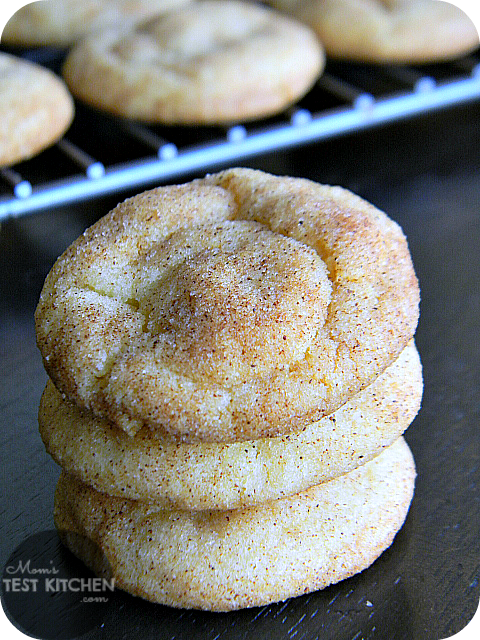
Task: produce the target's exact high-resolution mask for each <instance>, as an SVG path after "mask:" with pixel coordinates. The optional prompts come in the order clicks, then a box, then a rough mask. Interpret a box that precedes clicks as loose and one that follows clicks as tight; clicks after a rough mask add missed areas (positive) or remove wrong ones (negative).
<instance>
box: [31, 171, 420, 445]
mask: <svg viewBox="0 0 480 640" xmlns="http://www.w3.org/2000/svg"><path fill="white" fill-rule="evenodd" d="M418 302H419V293H418V285H417V280H416V277H415V274H414V270H413V267H412V262H411V258H410V253H409V250H408V246H407V243H406V240H405V237H404V235H403V233H402V231H401V230H400V228H399V227H398V225H397V224H396V223H395V222H393V221H392V220H390V219H389V218H388V217H387V216H386V215H385V214H384V213H382V212H381V211H379V210H378V209H376V208H374V207H373V206H371V205H369V204H368V203H366V202H365V201H363V200H362V199H361V198H359V197H357V196H355V195H353V194H351V193H350V192H348V191H346V190H344V189H341V188H339V187H326V186H322V185H318V184H315V183H313V182H310V181H307V180H302V179H294V178H279V177H274V176H270V175H268V174H264V173H262V172H256V171H252V170H247V169H234V170H230V171H226V172H223V173H220V174H217V175H212V176H207V177H206V178H205V179H203V180H197V181H194V182H192V183H189V184H187V185H181V186H173V187H165V188H159V189H156V190H152V191H147V192H145V193H144V194H141V195H139V196H136V197H135V198H133V199H130V200H127V201H126V202H124V203H122V204H120V205H119V206H118V207H117V208H116V209H115V210H113V211H112V212H111V213H110V214H109V215H108V216H106V217H104V218H103V219H102V220H100V221H99V222H98V223H96V224H95V225H94V226H93V227H91V228H90V229H88V230H87V231H86V232H85V234H84V235H83V236H81V237H80V238H79V239H78V240H77V241H76V242H75V243H74V244H73V245H72V246H71V247H70V248H69V249H67V251H66V252H65V253H64V254H63V255H62V256H61V257H60V259H59V260H58V261H57V263H56V264H55V266H54V267H53V269H52V271H51V272H50V274H49V275H48V277H47V280H46V282H45V286H44V289H43V292H42V295H41V299H40V302H39V306H38V309H37V312H36V318H37V336H38V344H39V346H40V349H41V352H42V354H43V358H44V363H45V367H46V369H47V371H48V373H49V375H50V377H51V378H52V380H53V382H54V383H55V385H56V386H57V388H58V389H59V390H60V391H62V392H63V393H65V394H66V396H67V397H68V398H70V399H71V400H72V401H74V402H76V403H77V404H78V405H79V406H80V407H82V408H85V409H88V410H89V411H92V412H93V413H94V414H96V415H98V416H101V417H104V418H106V419H108V420H110V421H111V422H112V423H113V424H115V425H116V426H117V427H119V428H120V429H122V430H124V431H126V432H127V433H128V434H130V435H133V434H135V433H136V432H137V431H139V430H140V429H141V428H142V427H144V426H146V427H148V428H149V429H151V430H152V431H153V432H158V433H162V434H165V433H169V434H172V435H173V436H175V437H177V438H180V439H183V440H184V441H192V440H201V441H210V442H234V441H242V440H248V439H255V438H261V437H270V436H277V435H282V434H286V433H289V432H294V431H299V430H300V429H302V428H304V427H306V426H307V425H309V424H311V423H312V422H314V421H316V420H319V419H321V418H322V417H323V416H326V415H328V414H330V413H332V412H333V411H335V410H336V409H338V408H339V407H340V406H341V405H342V404H344V403H345V402H346V401H347V400H348V399H349V398H350V397H352V396H353V395H354V394H356V393H358V392H359V391H360V390H361V389H363V388H364V387H366V386H367V385H369V384H370V383H372V382H373V381H374V380H375V378H376V377H378V375H379V374H380V373H381V372H382V371H383V370H384V369H385V368H386V367H387V366H389V365H390V364H392V362H393V361H394V360H395V359H396V358H397V357H398V356H399V355H400V353H401V352H402V350H403V349H404V348H405V346H406V345H407V343H408V342H409V341H410V339H411V338H412V336H413V334H414V332H415V327H416V324H417V319H418Z"/></svg>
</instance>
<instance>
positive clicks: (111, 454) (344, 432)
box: [39, 342, 422, 510]
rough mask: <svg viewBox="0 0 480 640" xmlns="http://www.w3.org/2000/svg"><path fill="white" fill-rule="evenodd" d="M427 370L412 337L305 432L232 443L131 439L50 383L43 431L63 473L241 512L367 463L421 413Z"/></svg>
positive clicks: (107, 487)
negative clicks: (384, 366)
mask: <svg viewBox="0 0 480 640" xmlns="http://www.w3.org/2000/svg"><path fill="white" fill-rule="evenodd" d="M421 396H422V375H421V365H420V360H419V357H418V353H417V351H416V349H415V346H414V345H413V342H412V343H411V344H409V346H407V347H406V348H405V349H404V351H403V352H402V353H401V355H400V357H399V358H398V359H397V360H396V361H395V362H394V364H392V365H391V366H390V367H388V368H387V369H386V370H385V371H384V372H383V373H382V374H381V375H380V376H379V377H378V378H377V379H376V380H375V382H373V383H372V384H371V385H370V386H369V387H367V388H366V389H364V390H363V391H361V392H360V393H359V394H357V395H356V396H354V397H353V398H352V399H351V400H350V401H349V402H347V403H345V404H344V405H343V406H342V407H341V408H340V409H338V410H337V411H336V412H335V413H334V414H332V415H330V416H327V417H325V418H323V419H322V420H320V421H319V422H317V423H314V424H312V425H308V426H307V427H306V428H305V429H304V430H303V431H302V432H300V433H296V434H290V435H288V436H283V437H277V438H264V439H261V440H253V441H247V442H236V443H232V444H216V443H191V444H187V443H183V442H178V441H175V440H174V439H172V438H169V437H167V436H163V437H159V436H157V437H155V436H154V435H153V434H152V433H151V431H150V430H149V429H148V428H144V429H143V430H141V431H140V432H139V433H137V434H136V435H135V436H133V437H130V436H128V435H127V434H126V433H124V432H123V431H121V430H119V429H117V428H116V427H114V426H111V425H109V424H108V423H107V422H106V421H105V420H101V419H99V418H97V419H95V418H94V417H93V416H92V415H91V414H88V413H85V412H82V411H81V410H80V409H78V407H76V406H75V405H74V404H72V403H70V402H68V401H66V400H64V399H63V398H62V395H61V394H60V392H59V391H57V390H56V389H55V387H54V386H53V384H52V383H51V382H49V383H48V385H47V387H46V389H45V392H44V394H43V396H42V400H41V403H40V411H39V423H40V433H41V436H42V438H43V441H44V443H45V446H46V448H47V451H48V452H49V453H50V454H51V455H52V456H53V458H54V459H55V460H56V462H58V463H59V464H60V465H61V466H62V468H63V469H64V470H65V471H68V472H70V473H72V475H74V476H76V477H77V478H79V479H80V480H82V481H83V482H85V483H86V484H88V485H91V486H92V487H93V488H95V489H97V490H98V491H101V492H104V493H108V494H110V495H112V496H118V497H123V498H132V499H138V500H142V501H150V502H155V503H156V504H157V505H158V506H165V507H175V508H179V509H190V510H201V509H235V508H239V507H242V506H246V505H253V504H257V503H261V502H265V501H268V500H272V499H275V498H279V497H282V496H286V495H291V494H294V493H297V492H299V491H302V490H304V489H307V488H309V487H311V486H313V485H315V484H320V483H322V482H325V481H327V480H330V479H332V478H335V477H337V476H339V475H342V474H344V473H347V472H349V471H351V470H352V469H354V468H355V467H357V466H359V465H361V464H365V463H366V462H368V461H369V460H370V459H371V458H373V457H374V456H375V455H378V453H379V452H381V451H382V450H383V449H384V448H385V447H387V446H389V445H390V444H392V443H393V442H394V441H395V440H396V439H397V438H398V437H399V436H400V435H401V434H402V433H403V432H404V431H405V429H406V428H407V427H408V426H409V425H410V423H411V422H412V420H413V418H414V417H415V415H416V413H417V411H418V409H419V406H420V401H421Z"/></svg>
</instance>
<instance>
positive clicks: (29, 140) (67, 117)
mask: <svg viewBox="0 0 480 640" xmlns="http://www.w3.org/2000/svg"><path fill="white" fill-rule="evenodd" d="M73 115H74V106H73V100H72V97H71V95H70V93H69V92H68V90H67V88H66V86H65V83H64V82H63V81H62V80H61V78H59V77H58V76H56V75H55V74H54V73H53V72H51V71H49V70H48V69H45V68H43V67H41V66H39V65H37V64H34V63H32V62H29V61H27V60H23V59H21V58H17V57H16V56H11V55H9V54H6V53H0V167H5V166H9V165H13V164H16V163H17V162H20V161H21V160H26V159H28V158H30V157H32V156H34V155H36V154H37V153H40V151H43V149H45V148H46V147H48V146H50V145H51V144H53V143H54V142H56V141H57V140H58V139H59V138H61V137H62V136H63V134H64V133H65V131H66V130H67V129H68V127H69V126H70V124H71V122H72V120H73Z"/></svg>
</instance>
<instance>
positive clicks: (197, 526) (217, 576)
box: [55, 438, 415, 611]
mask: <svg viewBox="0 0 480 640" xmlns="http://www.w3.org/2000/svg"><path fill="white" fill-rule="evenodd" d="M414 481H415V466H414V461H413V458H412V455H411V452H410V450H409V448H408V446H407V444H406V443H405V441H404V440H403V438H400V439H399V440H397V441H396V442H395V443H394V444H393V445H392V446H391V447H389V448H388V449H386V450H385V451H384V452H383V453H382V454H380V455H379V456H377V457H376V458H375V459H373V460H372V461H370V462H368V463H367V464H366V465H364V466H362V467H359V468H358V469H355V470H354V471H351V472H350V473H348V474H346V475H344V476H341V477H339V478H336V479H334V480H331V481H330V482H326V483H324V484H321V485H318V486H316V487H313V488H311V489H308V490H307V491H304V492H302V493H299V494H296V495H294V496H292V497H289V498H282V499H281V500H274V501H272V502H268V503H266V504H263V505H259V506H257V507H250V508H245V509H237V510H233V511H214V512H212V511H202V512H189V511H175V510H162V509H160V508H159V507H156V506H154V505H151V504H147V503H140V502H135V501H131V500H123V499H121V498H112V497H110V496H108V495H107V494H102V493H99V492H96V491H95V490H94V489H91V488H90V487H88V486H87V485H84V484H82V483H81V482H79V481H78V480H75V479H74V478H73V477H71V476H68V475H67V474H62V476H61V478H60V481H59V484H58V487H57V492H56V498H55V524H56V527H57V529H58V531H59V533H60V537H61V539H62V541H63V542H64V543H65V544H66V546H67V547H69V548H70V549H71V550H72V551H73V553H74V554H76V555H77V556H78V557H79V558H80V559H81V560H83V561H84V562H85V563H86V564H87V565H88V566H89V567H90V568H91V569H93V570H94V571H95V572H96V573H97V574H99V575H101V576H103V577H111V576H113V577H114V578H115V584H116V586H117V587H119V588H120V589H123V590H125V591H128V592H129V593H131V594H133V595H136V596H140V597H142V598H145V599H147V600H151V601H154V602H159V603H162V604H167V605H170V606H174V607H183V608H196V609H206V610H212V611H229V610H234V609H239V608H244V607H254V606H261V605H265V604H268V603H271V602H277V601H280V600H285V599H287V598H290V597H293V596H298V595H302V594H305V593H308V592H311V591H315V590H318V589H322V588H324V587H326V586H328V585H329V584H332V583H335V582H338V581H339V580H343V579H344V578H347V577H349V576H352V575H353V574H355V573H358V572H360V571H362V570H363V569H365V568H366V567H368V566H369V565H370V564H371V563H372V562H373V561H374V560H375V559H376V558H377V557H378V556H379V555H380V554H381V553H382V552H383V551H384V550H385V549H386V548H387V547H388V546H390V544H391V543H392V541H393V538H394V536H395V534H396V533H397V531H398V530H399V529H400V527H401V526H402V524H403V522H404V519H405V517H406V514H407V511H408V508H409V505H410V502H411V499H412V496H413V491H414Z"/></svg>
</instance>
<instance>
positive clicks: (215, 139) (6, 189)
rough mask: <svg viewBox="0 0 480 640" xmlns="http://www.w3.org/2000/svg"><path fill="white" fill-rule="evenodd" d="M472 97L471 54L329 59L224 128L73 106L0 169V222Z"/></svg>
mask: <svg viewBox="0 0 480 640" xmlns="http://www.w3.org/2000/svg"><path fill="white" fill-rule="evenodd" d="M47 66H50V65H48V64H47ZM478 99H480V57H479V55H478V54H474V55H471V56H469V57H466V58H462V59H461V60H458V61H455V62H451V63H442V64H438V65H430V66H422V67H410V66H374V65H361V64H350V63H339V62H337V63H333V62H329V63H328V64H327V68H326V71H325V73H324V74H323V76H322V77H321V78H320V79H319V80H318V82H317V83H316V85H315V86H314V87H313V89H312V90H311V91H310V92H309V94H308V95H307V96H305V98H304V99H303V100H301V101H300V102H299V103H298V104H297V105H295V107H293V108H290V109H288V110H287V111H285V112H284V113H282V114H280V115H279V116H277V117H275V118H270V119H267V120H263V121H258V122H251V123H249V124H247V125H244V124H236V125H232V126H229V127H224V128H222V127H209V128H204V127H190V128H188V127H160V126H154V127H151V126H146V125H143V124H140V123H137V122H133V121H125V120H122V119H119V118H114V117H111V116H108V115H105V114H103V113H99V112H98V111H95V110H93V109H90V108H88V107H86V106H84V105H81V104H77V108H76V115H75V119H74V122H73V124H72V126H71V128H70V129H69V131H68V132H67V134H66V136H65V137H64V138H63V139H62V140H60V141H59V142H58V143H57V144H55V145H54V146H53V147H51V148H50V149H47V150H46V151H44V152H42V153H41V154H40V155H38V156H37V157H35V158H33V159H31V160H28V161H25V162H23V163H20V164H18V165H16V166H14V167H11V168H7V169H3V170H0V220H1V219H5V218H9V217H12V216H20V215H25V214H29V213H34V212H35V211H39V210H42V209H45V208H51V207H56V206H60V205H65V204H68V203H73V202H79V201H82V200H86V199H88V198H92V197H97V196H102V195H107V194H110V193H114V192H116V191H122V190H128V189H131V188H132V189H133V188H136V187H138V188H141V187H144V186H145V185H148V184H150V183H156V184H161V183H168V182H171V181H174V180H177V179H178V178H181V176H183V175H186V174H188V173H192V172H203V171H205V172H207V171H209V170H211V169H213V168H215V167H218V166H224V165H230V166H232V165H233V164H237V163H239V162H240V161H241V160H242V159H245V158H249V157H253V156H257V155H261V154H265V153H270V152H274V151H281V150H284V149H288V148H291V147H297V146H301V145H305V144H309V143H313V142H317V141H321V140H325V139H327V138H332V137H335V136H340V135H342V134H346V133H351V132H355V131H360V130H362V129H366V128H371V127H375V126H379V125H381V124H385V123H389V122H395V121H397V120H401V119H405V118H408V117H412V116H415V115H419V114H422V113H426V112H429V111H433V110H436V109H443V108H447V107H450V106H453V105H458V104H462V103H465V102H468V101H471V100H478Z"/></svg>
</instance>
